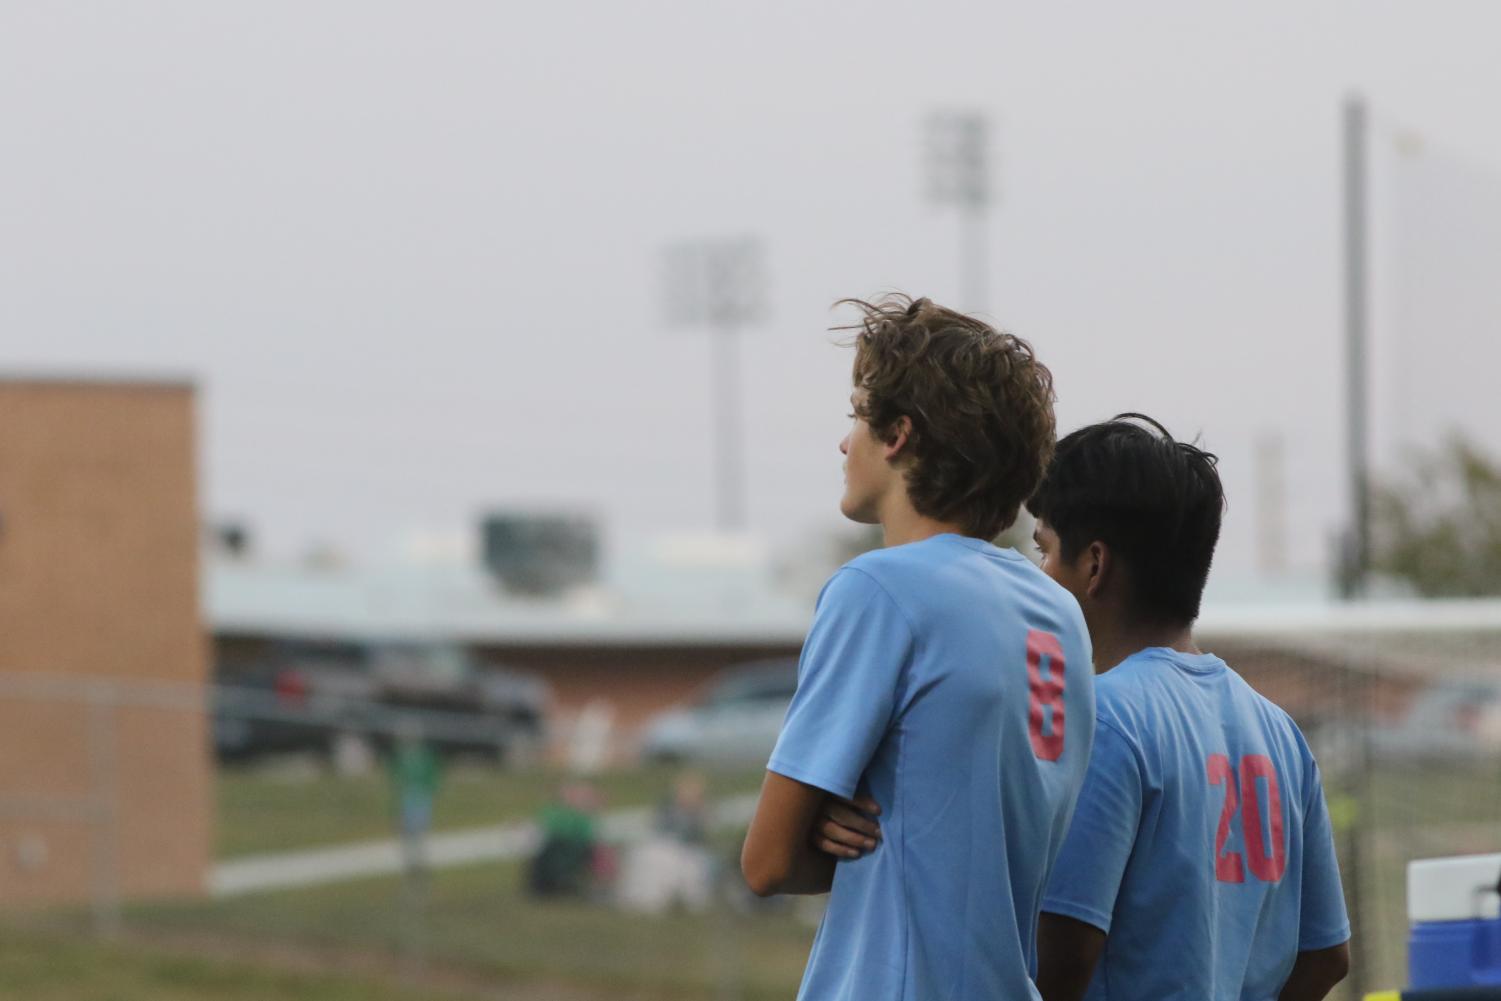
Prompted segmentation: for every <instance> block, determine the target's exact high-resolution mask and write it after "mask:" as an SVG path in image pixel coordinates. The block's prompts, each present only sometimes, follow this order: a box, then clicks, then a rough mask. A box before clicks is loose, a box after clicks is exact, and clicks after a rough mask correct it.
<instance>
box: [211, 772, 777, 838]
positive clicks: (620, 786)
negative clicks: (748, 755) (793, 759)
mask: <svg viewBox="0 0 1501 1001" xmlns="http://www.w3.org/2000/svg"><path fill="white" fill-rule="evenodd" d="M676 774H677V772H676V770H674V769H670V768H635V769H621V770H616V771H610V772H606V773H603V774H601V775H599V776H598V777H596V778H595V779H593V780H592V781H593V783H594V785H595V787H596V788H597V789H598V790H599V791H600V793H601V794H602V795H603V797H604V805H605V809H607V810H609V809H616V808H620V807H631V806H645V805H648V804H651V803H655V802H657V801H658V800H659V799H661V798H662V797H663V796H664V795H666V793H667V791H668V790H669V789H670V788H671V786H672V780H673V777H674V776H675V775H676ZM763 774H764V773H763V772H762V771H761V770H760V769H756V770H744V771H737V772H728V773H723V774H714V775H712V776H711V777H710V780H711V785H710V794H711V795H713V796H726V795H733V794H736V793H744V792H754V791H755V790H757V789H759V788H760V786H761V778H762V775H763ZM563 780H564V776H563V774H562V773H559V772H554V771H548V770H542V769H533V770H526V771H501V770H498V769H494V768H483V767H479V766H467V767H466V766H455V767H452V768H449V769H448V770H447V771H446V772H445V774H444V777H443V782H442V785H441V786H440V787H439V789H438V795H437V797H436V799H435V801H434V803H433V828H434V829H435V830H453V829H458V828H464V827H476V826H481V825H485V824H495V823H501V822H505V821H515V820H527V819H530V818H532V817H534V816H535V815H536V814H537V811H538V810H539V809H541V808H542V806H543V805H544V804H545V803H547V802H548V801H549V800H550V799H552V798H553V797H554V796H555V795H556V793H557V789H558V784H559V783H560V782H561V781H563ZM217 796H218V811H219V812H218V835H217V840H218V843H217V846H216V851H217V856H218V857H219V858H221V859H228V858H235V857H239V856H244V855H254V854H258V853H261V852H276V851H287V850H293V849H298V848H312V847H318V846H323V845H332V844H340V843H342V842H348V841H363V840H369V839H373V838H386V837H391V836H393V833H394V832H393V826H392V792H391V785H390V782H389V780H388V779H387V778H386V775H385V773H384V772H375V773H373V774H370V775H364V776H352V777H344V776H335V775H331V774H326V773H317V772H312V773H310V772H307V771H289V770H287V769H281V770H277V769H274V768H269V769H268V768H258V769H224V770H221V771H220V773H219V776H218V781H217Z"/></svg>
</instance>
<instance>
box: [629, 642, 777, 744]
mask: <svg viewBox="0 0 1501 1001" xmlns="http://www.w3.org/2000/svg"><path fill="white" fill-rule="evenodd" d="M796 691H797V661H795V660H792V659H787V660H771V661H757V662H753V663H750V664H744V665H740V666H738V667H733V668H730V669H729V670H727V671H725V672H724V673H722V674H721V675H719V676H718V677H717V678H716V679H715V680H714V682H713V683H712V685H711V686H710V687H709V688H708V689H707V691H705V692H704V694H703V696H702V697H701V698H699V699H698V700H696V701H695V702H693V703H692V704H691V705H688V706H684V707H681V708H676V709H671V710H668V711H667V712H664V713H660V714H658V715H657V716H654V717H652V719H651V720H649V721H648V722H647V724H646V726H645V728H644V729H643V732H642V739H641V754H642V757H643V758H645V759H646V760H647V761H654V762H667V761H682V762H688V761H692V762H698V763H701V764H712V765H764V764H766V761H767V759H768V758H770V757H771V751H772V748H773V747H774V746H775V745H776V742H777V735H778V734H779V733H781V730H782V721H783V719H784V718H785V717H786V715H787V706H788V705H789V704H790V703H791V702H792V696H793V693H794V692H796Z"/></svg>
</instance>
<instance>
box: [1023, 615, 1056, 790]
mask: <svg viewBox="0 0 1501 1001" xmlns="http://www.w3.org/2000/svg"><path fill="white" fill-rule="evenodd" d="M1044 657H1046V658H1047V659H1048V673H1047V675H1046V676H1044V675H1043V673H1042V659H1043V658H1044ZM1063 666H1064V664H1063V645H1062V644H1061V643H1059V642H1058V637H1056V636H1054V635H1053V634H1052V633H1045V632H1043V631H1042V630H1041V629H1029V630H1027V685H1028V687H1029V688H1030V690H1031V693H1032V697H1031V700H1030V703H1029V704H1028V707H1027V732H1028V733H1030V734H1031V736H1032V751H1033V753H1035V754H1036V755H1037V756H1038V757H1039V758H1041V759H1042V760H1044V761H1057V760H1058V759H1059V758H1060V757H1061V756H1062V755H1063ZM1045 708H1046V709H1050V710H1052V724H1053V725H1052V726H1051V727H1049V728H1048V732H1047V733H1044V732H1043V730H1042V718H1043V709H1045Z"/></svg>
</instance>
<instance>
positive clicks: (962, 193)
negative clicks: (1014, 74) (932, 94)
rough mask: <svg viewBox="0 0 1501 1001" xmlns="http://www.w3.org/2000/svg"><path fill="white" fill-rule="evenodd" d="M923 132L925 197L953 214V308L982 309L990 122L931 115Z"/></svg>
mask: <svg viewBox="0 0 1501 1001" xmlns="http://www.w3.org/2000/svg"><path fill="white" fill-rule="evenodd" d="M926 132H927V136H926V147H927V159H928V193H929V196H930V197H931V198H932V199H933V201H934V202H936V203H937V204H939V205H953V206H955V207H956V208H957V209H958V212H959V298H960V302H959V307H960V308H961V309H964V310H969V311H974V310H980V309H984V308H985V305H986V302H985V300H986V281H985V274H986V268H987V267H988V264H987V261H986V256H987V255H986V238H987V235H988V234H987V228H986V221H987V217H986V210H987V209H988V207H989V205H990V194H991V191H990V187H991V186H990V123H989V121H988V120H987V119H986V117H985V116H984V115H983V114H981V113H979V112H955V111H943V112H934V113H933V114H931V115H929V116H928V118H927V123H926Z"/></svg>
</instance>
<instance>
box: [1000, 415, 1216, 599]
mask: <svg viewBox="0 0 1501 1001" xmlns="http://www.w3.org/2000/svg"><path fill="white" fill-rule="evenodd" d="M1218 462H1219V459H1218V458H1217V457H1216V456H1214V455H1213V454H1211V453H1209V452H1206V451H1204V450H1203V449H1201V448H1198V447H1196V446H1194V445H1190V444H1188V443H1186V442H1181V441H1174V440H1173V436H1172V435H1170V434H1169V433H1168V431H1167V429H1166V428H1164V427H1163V426H1162V425H1161V424H1159V423H1157V422H1156V421H1154V420H1152V419H1151V418H1150V417H1146V416H1144V415H1142V414H1121V415H1119V416H1117V417H1115V418H1113V419H1111V420H1108V421H1105V422H1104V423H1102V424H1092V425H1090V426H1089V427H1085V428H1080V429H1079V430H1077V431H1075V432H1073V433H1072V434H1070V435H1069V436H1068V437H1066V438H1064V439H1063V440H1062V441H1060V442H1059V443H1058V447H1057V448H1056V449H1055V450H1054V452H1053V461H1052V463H1051V464H1050V465H1049V466H1048V472H1047V476H1046V477H1045V478H1044V479H1043V481H1042V486H1040V487H1038V489H1037V493H1035V494H1033V495H1032V499H1031V500H1029V501H1028V502H1027V510H1029V511H1031V512H1032V514H1033V515H1035V516H1036V517H1038V518H1040V519H1042V520H1043V521H1045V522H1047V524H1048V527H1049V528H1051V529H1052V530H1053V531H1054V532H1056V533H1057V534H1058V544H1059V548H1060V550H1061V555H1062V557H1063V558H1064V559H1065V560H1073V559H1075V558H1077V557H1078V555H1079V552H1080V551H1081V550H1082V549H1083V548H1084V547H1085V546H1088V545H1089V544H1090V543H1091V542H1094V541H1100V542H1103V543H1105V544H1106V545H1107V546H1109V547H1110V551H1111V553H1113V554H1114V556H1115V557H1116V559H1119V560H1121V561H1122V562H1123V563H1124V564H1125V565H1126V566H1127V568H1128V569H1129V574H1130V579H1131V591H1132V593H1131V595H1130V602H1129V605H1130V607H1131V609H1132V611H1133V612H1135V613H1136V614H1137V615H1140V616H1141V617H1142V618H1144V619H1145V620H1147V621H1149V622H1151V623H1153V624H1159V625H1163V624H1166V625H1179V624H1186V623H1189V622H1192V621H1193V620H1194V619H1196V618H1198V617H1199V602H1200V599H1201V598H1202V597H1203V594H1204V582H1205V581H1207V580H1208V579H1209V564H1210V563H1211V562H1212V561H1213V559H1214V546H1215V543H1216V542H1217V541H1218V540H1219V537H1220V519H1221V517H1222V516H1223V514H1224V510H1225V489H1224V487H1223V486H1222V485H1221V483H1220V476H1219V472H1218V471H1217V470H1216V468H1215V466H1216V464H1217V463H1218Z"/></svg>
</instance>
